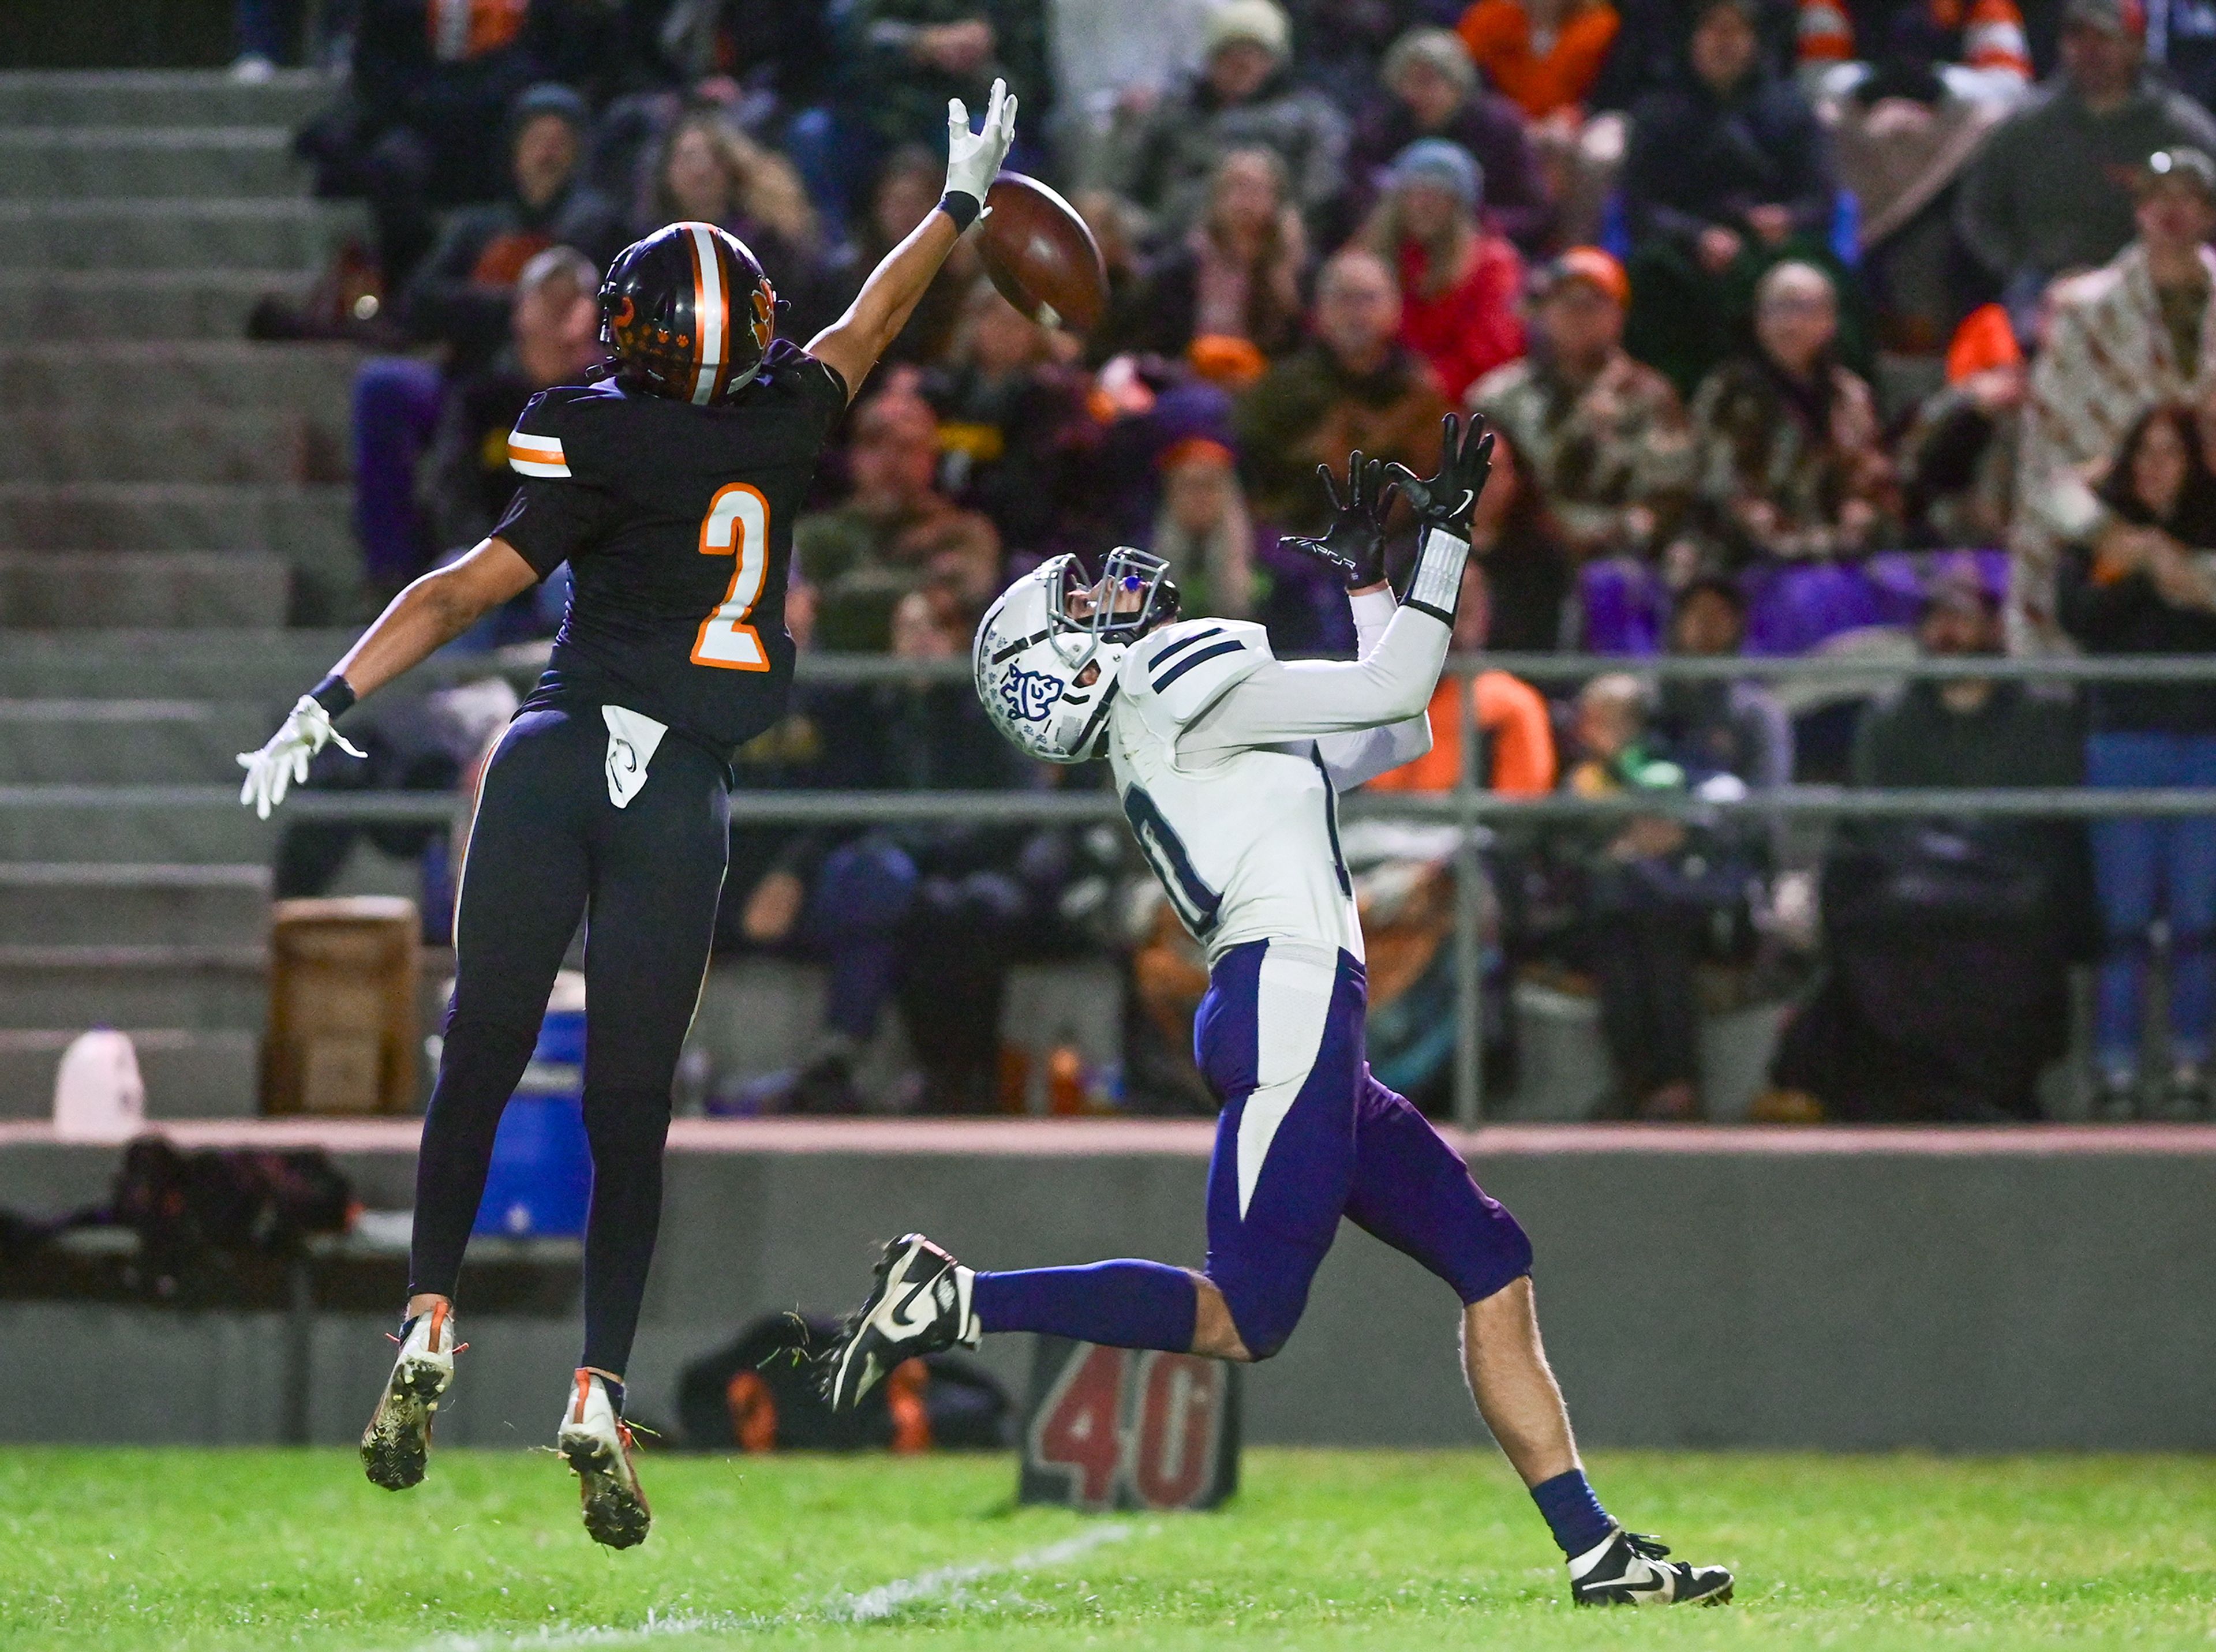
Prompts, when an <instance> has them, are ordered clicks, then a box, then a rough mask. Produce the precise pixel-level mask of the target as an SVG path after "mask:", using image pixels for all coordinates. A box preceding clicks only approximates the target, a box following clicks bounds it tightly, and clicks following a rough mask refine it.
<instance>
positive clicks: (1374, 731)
mask: <svg viewBox="0 0 2216 1652" xmlns="http://www.w3.org/2000/svg"><path fill="white" fill-rule="evenodd" d="M1348 601H1349V603H1350V605H1351V607H1352V608H1353V610H1354V637H1355V653H1356V654H1357V655H1358V656H1359V657H1360V658H1362V659H1364V660H1366V659H1368V658H1369V657H1370V655H1371V654H1374V653H1376V651H1377V647H1378V645H1379V644H1380V643H1381V642H1383V641H1384V640H1385V631H1386V629H1387V627H1388V626H1389V625H1390V624H1391V623H1392V621H1393V616H1394V614H1396V613H1398V612H1399V611H1400V605H1398V604H1397V603H1395V602H1394V600H1393V594H1392V593H1391V592H1389V591H1373V592H1371V593H1369V594H1368V595H1366V596H1360V597H1352V598H1350V599H1348ZM1426 698H1427V699H1428V697H1426ZM1315 747H1316V756H1317V757H1318V758H1320V759H1321V760H1322V763H1323V766H1324V770H1325V771H1326V772H1327V774H1329V775H1330V776H1331V783H1332V784H1333V786H1335V787H1337V788H1338V789H1339V790H1340V791H1349V790H1351V789H1353V788H1355V787H1357V786H1359V785H1361V784H1362V783H1363V782H1364V781H1366V780H1375V779H1376V777H1378V776H1379V775H1381V774H1385V773H1388V772H1389V771H1392V770H1394V769H1397V768H1399V767H1400V765H1402V764H1403V763H1413V762H1414V761H1415V760H1416V759H1417V758H1419V757H1421V756H1423V754H1424V753H1425V752H1428V751H1430V750H1431V715H1430V713H1429V712H1428V711H1419V712H1418V713H1417V714H1416V715H1414V716H1413V717H1410V718H1407V720H1405V721H1404V722H1388V723H1387V724H1385V725H1384V726H1383V727H1382V728H1363V729H1357V730H1355V731H1354V732H1352V733H1351V734H1326V735H1324V736H1322V737H1321V738H1320V739H1319V740H1317V741H1316V743H1315Z"/></svg>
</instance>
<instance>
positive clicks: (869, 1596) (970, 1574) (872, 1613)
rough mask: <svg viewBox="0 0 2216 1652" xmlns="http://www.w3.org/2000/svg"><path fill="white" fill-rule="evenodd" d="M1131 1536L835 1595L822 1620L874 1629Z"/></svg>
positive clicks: (1124, 1533) (1084, 1540) (1104, 1533)
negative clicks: (967, 1589)
mask: <svg viewBox="0 0 2216 1652" xmlns="http://www.w3.org/2000/svg"><path fill="white" fill-rule="evenodd" d="M1130 1535H1131V1528H1130V1526H1123V1525H1114V1526H1093V1527H1091V1528H1090V1529H1088V1530H1086V1531H1083V1532H1079V1533H1078V1534H1077V1535H1076V1536H1075V1537H1074V1538H1063V1539H1062V1541H1061V1542H1060V1543H1050V1544H1049V1545H1046V1547H1045V1548H1043V1549H1034V1550H1032V1551H1031V1552H1030V1553H1029V1554H1027V1555H1018V1556H1017V1557H1015V1558H1014V1559H1013V1560H983V1561H977V1562H975V1563H972V1564H970V1565H967V1566H941V1567H939V1568H937V1569H935V1570H933V1571H928V1572H918V1573H917V1574H916V1575H914V1577H903V1578H902V1579H900V1580H899V1581H897V1582H893V1583H880V1584H879V1585H878V1586H877V1588H874V1589H871V1590H869V1591H868V1592H867V1593H865V1594H839V1595H834V1596H833V1597H832V1598H831V1599H830V1600H828V1601H826V1602H824V1606H823V1612H824V1615H825V1616H826V1617H829V1618H842V1619H844V1620H845V1621H846V1622H848V1623H854V1624H873V1623H876V1622H877V1621H878V1620H879V1619H881V1618H889V1617H891V1616H892V1615H893V1614H894V1613H895V1612H898V1611H899V1610H900V1609H901V1608H902V1606H913V1605H914V1603H915V1602H917V1601H918V1600H929V1599H930V1598H931V1597H932V1596H933V1595H934V1594H942V1593H944V1592H945V1591H947V1590H949V1589H958V1588H961V1586H962V1585H963V1584H964V1583H975V1582H976V1581H979V1580H980V1579H982V1578H987V1577H992V1576H994V1575H998V1574H1000V1573H1001V1572H1031V1571H1037V1569H1039V1568H1041V1567H1042V1566H1059V1565H1061V1564H1062V1563H1063V1562H1064V1561H1066V1560H1075V1559H1076V1558H1077V1557H1079V1556H1080V1555H1086V1554H1090V1553H1091V1552H1092V1551H1093V1550H1095V1549H1098V1548H1099V1547H1101V1546H1102V1545H1104V1544H1110V1543H1121V1542H1122V1541H1123V1539H1124V1538H1128V1537H1130Z"/></svg>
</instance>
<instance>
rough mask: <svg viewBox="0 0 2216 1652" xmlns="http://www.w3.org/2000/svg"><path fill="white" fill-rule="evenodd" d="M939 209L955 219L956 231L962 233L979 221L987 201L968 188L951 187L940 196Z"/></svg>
mask: <svg viewBox="0 0 2216 1652" xmlns="http://www.w3.org/2000/svg"><path fill="white" fill-rule="evenodd" d="M984 210H985V203H984V202H983V201H982V200H978V199H977V198H976V196H975V195H973V194H971V193H969V191H968V190H966V189H950V190H948V191H947V192H946V193H945V194H943V195H941V196H940V197H939V211H940V212H944V213H945V214H946V216H947V217H949V218H952V219H953V220H954V229H955V233H957V235H958V234H960V233H961V232H962V231H963V230H967V229H968V228H969V226H970V225H971V224H975V223H976V221H977V215H978V214H979V213H980V212H983V211H984Z"/></svg>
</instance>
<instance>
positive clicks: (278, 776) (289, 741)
mask: <svg viewBox="0 0 2216 1652" xmlns="http://www.w3.org/2000/svg"><path fill="white" fill-rule="evenodd" d="M333 740H336V741H337V742H338V746H339V750H341V751H342V752H345V753H346V754H347V755H348V757H366V756H368V755H369V753H367V752H365V751H363V750H362V749H361V748H360V747H359V746H356V745H354V742H353V741H351V740H348V738H347V737H346V736H345V735H344V734H338V733H336V732H335V731H334V730H333V729H332V728H331V715H330V713H329V712H328V711H326V710H324V709H323V707H321V706H320V705H317V703H316V702H315V700H314V699H313V698H312V697H311V696H309V695H305V694H303V695H302V696H301V697H299V700H298V701H297V702H295V703H294V704H293V707H292V715H290V716H288V717H286V719H285V726H284V727H283V728H280V729H279V730H278V731H277V732H276V733H275V734H272V735H270V737H269V743H268V745H267V746H263V747H262V749H261V750H260V751H258V752H240V753H239V754H238V766H239V767H240V768H242V769H243V770H245V771H246V783H245V784H244V785H243V786H241V787H240V788H239V789H238V801H240V802H242V803H251V804H252V805H253V806H254V812H255V814H258V815H260V816H261V817H262V819H263V820H268V818H269V811H270V809H271V808H274V807H275V806H276V805H277V804H279V803H281V802H283V801H285V789H286V787H287V786H290V785H291V784H292V783H293V782H295V781H300V780H305V779H306V778H307V777H308V760H309V759H310V758H312V757H314V756H315V754H316V753H317V752H320V751H322V750H323V747H324V746H328V745H329V744H330V742H331V741H333Z"/></svg>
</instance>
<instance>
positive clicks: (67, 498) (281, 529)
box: [0, 482, 361, 623]
mask: <svg viewBox="0 0 2216 1652" xmlns="http://www.w3.org/2000/svg"><path fill="white" fill-rule="evenodd" d="M52 544H62V545H67V546H69V547H70V548H71V550H120V551H165V550H200V551H219V552H227V551H237V550H245V551H262V552H266V553H268V554H270V555H273V556H280V557H281V558H282V559H283V561H284V562H285V564H286V568H288V570H289V572H290V575H291V584H290V599H289V601H288V603H287V605H286V617H289V618H299V619H306V620H332V619H337V618H341V617H345V616H347V615H348V614H350V613H351V612H352V611H353V609H354V606H355V595H356V593H357V592H358V591H359V589H360V584H361V554H360V551H359V550H356V549H355V545H354V520H353V499H352V490H351V489H349V488H345V487H342V486H335V485H322V486H313V487H310V486H300V485H296V484H289V483H288V484H282V485H278V486H225V485H222V484H205V483H194V482H77V483H70V484H65V485H63V486H58V487H57V486H52V485H49V484H46V483H43V482H0V545H52ZM33 554H34V555H35V553H33ZM257 617H260V616H258V615H252V616H249V615H243V614H242V615H239V616H237V617H236V618H235V619H234V620H233V622H232V623H243V622H246V621H249V620H250V619H252V618H257ZM121 618H122V616H120V615H119V616H116V617H115V618H114V619H110V620H109V621H108V623H116V621H117V620H120V619H121Z"/></svg>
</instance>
